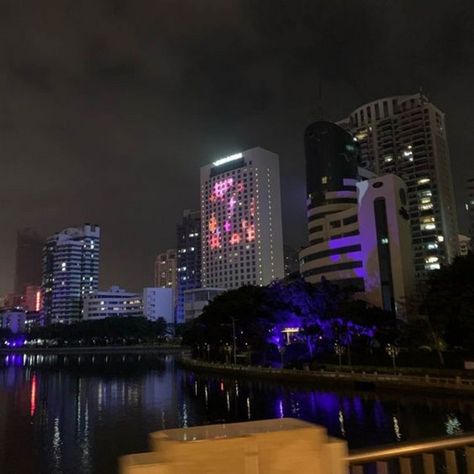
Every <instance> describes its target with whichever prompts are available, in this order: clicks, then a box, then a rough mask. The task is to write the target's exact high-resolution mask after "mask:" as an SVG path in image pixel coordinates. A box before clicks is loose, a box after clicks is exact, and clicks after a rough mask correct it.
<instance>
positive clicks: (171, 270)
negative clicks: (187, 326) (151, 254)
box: [154, 249, 178, 311]
mask: <svg viewBox="0 0 474 474" xmlns="http://www.w3.org/2000/svg"><path fill="white" fill-rule="evenodd" d="M177 274H178V259H177V255H176V249H168V250H167V251H166V252H162V253H160V254H159V255H158V256H157V257H156V260H155V286H154V287H155V288H171V290H172V292H173V308H174V309H173V311H175V310H176V302H177V284H178V276H177Z"/></svg>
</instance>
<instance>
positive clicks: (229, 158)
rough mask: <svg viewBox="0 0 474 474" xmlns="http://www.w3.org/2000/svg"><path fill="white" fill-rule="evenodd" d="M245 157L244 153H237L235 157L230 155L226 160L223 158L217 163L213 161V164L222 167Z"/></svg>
mask: <svg viewBox="0 0 474 474" xmlns="http://www.w3.org/2000/svg"><path fill="white" fill-rule="evenodd" d="M243 156H244V155H242V153H235V154H234V155H229V156H226V157H225V158H221V159H219V160H217V161H213V162H212V164H213V165H214V166H221V165H224V164H226V163H229V162H231V161H235V160H238V159H240V158H243Z"/></svg>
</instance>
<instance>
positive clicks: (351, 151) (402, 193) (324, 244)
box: [300, 122, 414, 318]
mask: <svg viewBox="0 0 474 474" xmlns="http://www.w3.org/2000/svg"><path fill="white" fill-rule="evenodd" d="M305 151H306V188H307V206H308V231H309V245H308V246H307V247H306V248H305V249H303V250H302V251H301V252H300V261H301V274H302V275H303V277H304V278H305V280H307V281H309V282H310V283H319V282H320V281H321V279H322V278H323V277H324V278H327V279H328V280H330V281H333V282H336V283H338V284H339V285H340V286H344V287H349V288H351V289H352V290H353V291H355V292H357V293H359V294H360V295H359V296H360V297H361V298H363V299H365V300H367V301H368V302H369V303H371V304H373V305H375V306H379V307H381V308H383V309H385V310H387V311H393V312H396V313H397V315H398V317H400V318H405V316H406V315H405V313H404V302H405V301H406V298H407V297H408V296H409V294H410V293H411V291H412V290H413V284H414V272H413V257H412V252H411V250H412V249H411V233H410V223H409V216H408V212H407V210H406V208H405V206H406V205H407V197H406V186H405V184H404V183H403V181H402V180H401V179H400V178H399V177H397V176H395V175H393V174H389V175H384V176H381V177H372V178H370V179H362V177H361V176H360V173H359V171H358V166H357V165H358V158H359V147H358V145H357V143H355V142H354V140H353V137H352V136H351V134H350V133H348V132H347V131H345V130H343V129H342V128H341V127H339V126H338V125H336V124H333V123H330V122H315V123H313V124H311V125H309V126H308V128H307V129H306V133H305Z"/></svg>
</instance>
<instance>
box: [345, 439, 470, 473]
mask: <svg viewBox="0 0 474 474" xmlns="http://www.w3.org/2000/svg"><path fill="white" fill-rule="evenodd" d="M347 461H348V463H349V466H350V472H351V474H364V473H365V472H371V473H373V472H375V473H376V474H389V473H391V472H399V473H400V474H415V473H423V474H436V472H443V473H446V474H461V473H467V474H474V434H469V435H463V436H456V437H452V438H443V439H436V440H431V441H422V442H419V443H406V444H405V443H404V444H398V445H395V446H389V447H386V448H374V449H370V450H363V451H352V452H351V453H350V454H349V456H348V457H347ZM369 469H370V471H369Z"/></svg>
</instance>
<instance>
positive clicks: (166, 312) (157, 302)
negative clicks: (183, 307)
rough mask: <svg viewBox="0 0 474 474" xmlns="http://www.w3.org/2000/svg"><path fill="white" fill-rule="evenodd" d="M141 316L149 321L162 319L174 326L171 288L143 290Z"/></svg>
mask: <svg viewBox="0 0 474 474" xmlns="http://www.w3.org/2000/svg"><path fill="white" fill-rule="evenodd" d="M143 315H144V316H145V317H146V318H147V319H150V320H151V321H156V320H157V319H158V318H163V319H164V320H165V321H166V322H167V323H168V324H174V322H175V320H174V303H173V290H172V289H171V288H144V289H143Z"/></svg>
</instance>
